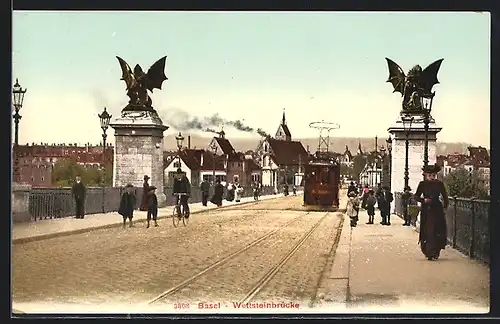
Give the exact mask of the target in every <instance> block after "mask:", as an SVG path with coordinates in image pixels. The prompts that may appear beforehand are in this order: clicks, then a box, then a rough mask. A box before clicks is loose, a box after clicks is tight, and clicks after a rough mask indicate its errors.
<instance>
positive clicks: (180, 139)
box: [175, 132, 184, 169]
mask: <svg viewBox="0 0 500 324" xmlns="http://www.w3.org/2000/svg"><path fill="white" fill-rule="evenodd" d="M175 140H176V141H177V157H178V158H179V169H181V150H182V142H184V136H182V134H181V132H179V134H178V135H177V136H176V137H175Z"/></svg>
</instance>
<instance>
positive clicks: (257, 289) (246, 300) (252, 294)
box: [240, 212, 329, 304]
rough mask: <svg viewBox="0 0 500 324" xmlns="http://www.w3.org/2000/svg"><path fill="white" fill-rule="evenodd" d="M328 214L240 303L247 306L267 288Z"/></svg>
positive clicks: (322, 218)
mask: <svg viewBox="0 0 500 324" xmlns="http://www.w3.org/2000/svg"><path fill="white" fill-rule="evenodd" d="M328 214H329V213H328V212H327V213H326V214H325V215H324V216H323V217H321V219H320V220H319V221H318V222H317V223H316V224H315V225H314V226H313V227H312V228H311V229H309V230H308V231H307V232H306V233H305V234H304V235H303V236H302V237H301V238H300V240H299V241H298V242H297V243H295V245H294V246H293V247H292V248H291V249H290V251H289V252H288V253H287V254H286V255H285V256H284V257H283V258H282V259H281V260H280V261H279V262H278V263H277V264H276V265H274V266H273V267H272V268H271V269H270V270H269V271H268V272H267V273H266V274H265V275H264V276H263V277H262V278H261V279H260V280H259V282H258V283H257V284H256V285H255V286H254V287H253V288H252V289H251V290H250V291H249V292H248V293H247V294H246V295H245V297H243V299H241V300H240V303H242V304H246V303H249V302H250V301H251V300H253V299H254V298H255V297H256V296H257V294H258V293H259V292H260V291H261V290H262V289H263V288H264V287H265V286H266V284H267V283H268V282H269V281H271V279H273V278H274V276H275V275H276V274H277V273H278V272H279V271H280V270H281V268H283V266H284V265H285V264H286V263H287V261H288V260H290V258H291V257H293V256H294V255H295V253H296V252H297V251H298V250H299V249H300V248H301V247H302V245H303V244H304V243H305V242H306V241H307V239H308V238H309V237H310V236H311V235H312V234H313V233H314V232H315V231H316V229H317V228H318V227H319V225H320V224H321V223H322V222H323V220H324V219H325V218H326V216H328Z"/></svg>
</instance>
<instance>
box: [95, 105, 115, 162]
mask: <svg viewBox="0 0 500 324" xmlns="http://www.w3.org/2000/svg"><path fill="white" fill-rule="evenodd" d="M97 116H98V117H99V119H100V121H101V129H102V163H103V165H105V164H106V138H107V137H108V135H106V131H107V130H108V127H109V121H110V120H111V117H113V116H111V115H110V114H108V112H107V111H106V107H104V111H103V112H102V113H100V114H98V115H97Z"/></svg>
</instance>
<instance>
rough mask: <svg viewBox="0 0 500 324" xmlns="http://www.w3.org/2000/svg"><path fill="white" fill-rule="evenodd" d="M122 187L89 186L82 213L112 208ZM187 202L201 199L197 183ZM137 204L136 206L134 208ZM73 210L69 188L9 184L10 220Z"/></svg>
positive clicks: (270, 190)
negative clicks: (10, 199)
mask: <svg viewBox="0 0 500 324" xmlns="http://www.w3.org/2000/svg"><path fill="white" fill-rule="evenodd" d="M124 190H125V189H124V188H111V187H90V188H87V193H86V198H85V214H98V213H108V212H115V211H117V210H118V207H119V204H120V197H121V195H122V194H123V192H124ZM134 192H135V195H136V197H137V199H138V205H139V201H140V198H141V197H142V187H141V188H138V187H136V188H134ZM164 193H165V195H166V196H167V206H171V205H173V204H174V199H173V198H171V197H172V189H171V188H168V187H166V188H164ZM270 194H274V187H263V191H262V193H261V195H270ZM252 195H253V191H252V188H245V190H244V192H243V197H249V196H252ZM189 201H190V203H197V202H201V191H200V188H199V187H192V189H191V198H190V200H189ZM138 207H139V206H137V208H138ZM74 214H75V203H74V200H73V198H72V196H71V188H31V187H30V186H28V185H18V184H15V185H14V186H13V188H12V220H13V222H14V223H18V222H26V221H39V220H43V219H53V218H62V217H68V216H72V215H74Z"/></svg>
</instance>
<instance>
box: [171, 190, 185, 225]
mask: <svg viewBox="0 0 500 324" xmlns="http://www.w3.org/2000/svg"><path fill="white" fill-rule="evenodd" d="M186 195H187V194H186V193H176V194H174V196H177V202H176V204H175V206H174V211H173V213H172V222H173V223H174V227H177V225H179V222H180V220H181V219H182V224H183V225H184V226H187V224H188V222H189V218H187V217H186V214H187V212H186V211H185V210H184V208H183V207H182V205H181V196H186Z"/></svg>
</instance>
